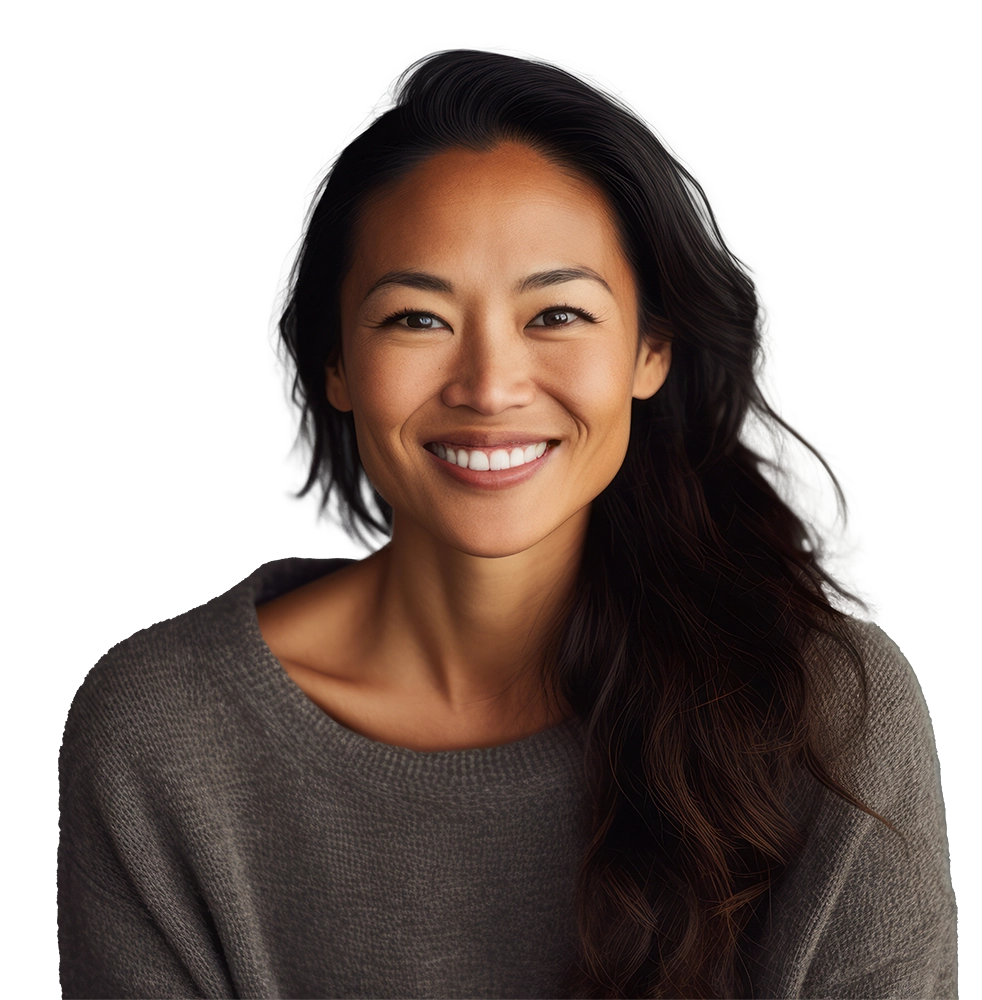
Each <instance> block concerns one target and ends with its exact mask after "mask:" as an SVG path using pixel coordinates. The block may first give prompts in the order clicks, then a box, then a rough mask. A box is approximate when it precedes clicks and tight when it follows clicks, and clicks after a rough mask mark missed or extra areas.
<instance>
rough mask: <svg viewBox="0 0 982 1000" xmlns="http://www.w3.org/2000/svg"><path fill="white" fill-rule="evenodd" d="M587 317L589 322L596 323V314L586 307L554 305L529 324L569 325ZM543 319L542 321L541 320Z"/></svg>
mask: <svg viewBox="0 0 982 1000" xmlns="http://www.w3.org/2000/svg"><path fill="white" fill-rule="evenodd" d="M577 319H585V320H586V321H587V322H588V323H596V322H597V318H596V316H594V315H592V313H588V312H587V311H586V310H585V309H573V308H572V307H571V306H552V307H551V308H549V309H545V310H543V311H542V312H540V313H539V315H538V316H536V317H535V319H533V320H532V322H531V323H529V326H568V325H569V324H570V323H572V322H573V321H574V320H577ZM540 320H541V322H539V321H540Z"/></svg>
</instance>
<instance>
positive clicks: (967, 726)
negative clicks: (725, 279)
mask: <svg viewBox="0 0 982 1000" xmlns="http://www.w3.org/2000/svg"><path fill="white" fill-rule="evenodd" d="M338 11H340V12H341V13H338ZM969 11H970V5H969V4H968V3H964V4H960V3H953V2H941V3H937V2H935V3H932V4H931V5H930V6H929V5H927V4H920V5H915V4H905V3H902V2H896V0H895V2H892V3H885V2H884V3H871V2H866V3H864V2H862V0H858V2H856V0H853V2H849V3H842V2H831V3H830V2H823V3H787V2H785V3H740V2H735V3H734V2H728V3H699V2H692V3H681V2H678V0H676V2H673V3H671V4H669V3H662V2H658V0H644V2H643V3H641V4H638V5H633V4H632V5H628V4H625V3H621V2H614V0H605V2H603V3H599V2H590V3H577V2H567V3H556V4H541V5H535V4H530V3H528V2H521V3H515V2H508V0H496V2H494V3H490V4H471V3H464V2H455V3H432V2H431V3H427V2H422V3H416V4H412V3H379V2H370V3H367V4H365V5H363V6H361V5H357V6H356V5H355V4H352V3H345V4H338V5H334V4H328V3H319V4H318V3H289V2H286V3H283V2H279V3H275V4H274V3H258V4H257V3H248V2H238V3H222V2H207V0H205V2H202V0H198V2H195V3H193V4H192V3H186V2H171V3H168V4H166V5H165V4H151V3H139V4H133V3H114V4H113V3H105V2H101V3H100V2H95V3H92V2H88V3H73V4H67V3H63V4H51V3H43V2H35V3H32V4H21V5H19V8H18V9H17V10H16V11H14V10H8V13H7V15H6V18H5V20H6V25H5V27H4V30H3V41H2V42H0V45H2V53H0V55H2V58H0V74H2V79H0V84H2V93H3V95H4V96H3V104H4V107H3V125H2V128H3V137H4V140H5V147H6V152H5V153H4V155H3V157H2V164H0V169H2V171H3V175H4V176H3V183H2V190H0V198H2V203H3V204H2V212H3V217H2V219H3V221H2V233H3V250H2V252H3V261H2V270H0V274H2V279H3V281H4V286H5V290H4V295H3V300H2V301H3V314H4V339H3V357H4V362H5V363H4V365H3V371H2V379H3V383H2V384H3V393H2V404H3V407H4V414H3V416H4V429H5V432H6V434H5V445H4V454H5V461H4V467H5V468H6V469H7V470H9V475H10V478H9V479H8V480H7V483H6V486H5V487H4V490H3V494H2V495H3V501H2V502H3V504H4V507H5V510H4V525H5V532H4V566H5V573H4V590H5V596H4V602H3V606H4V610H5V612H6V613H7V614H6V627H5V637H6V640H7V643H6V645H7V649H8V654H7V662H6V672H5V673H6V675H5V683H4V694H5V697H4V699H3V703H4V714H5V716H6V718H5V721H4V725H3V732H4V738H5V739H6V740H8V741H9V746H8V747H7V749H6V751H5V754H4V760H5V766H6V777H5V788H6V793H5V799H6V800H7V803H6V804H7V808H8V810H9V811H8V812H7V817H8V819H7V822H6V823H5V824H4V834H3V835H4V838H5V840H6V841H7V843H6V845H5V848H6V849H5V851H4V857H5V859H6V865H7V871H6V874H5V883H6V884H5V889H6V892H5V897H6V905H5V906H4V908H3V909H4V916H3V919H4V921H5V922H6V923H7V924H8V926H7V927H6V928H5V929H4V930H3V934H2V939H3V940H4V941H5V943H6V944H7V945H8V946H10V948H11V953H10V954H11V956H12V957H11V959H9V960H8V961H7V963H6V965H5V974H4V978H5V985H6V987H7V988H8V990H9V991H10V994H11V995H15V994H16V995H20V996H24V997H28V996H31V997H54V996H57V995H58V994H59V987H58V956H57V947H56V939H55V850H56V844H57V754H58V749H59V745H60V740H61V732H62V727H63V725H64V719H65V715H66V713H67V711H68V707H69V704H70V702H71V699H72V696H73V695H74V693H75V691H76V689H77V688H78V685H79V684H80V683H81V681H82V679H83V677H84V676H85V674H86V672H87V671H88V670H89V668H90V667H91V666H92V665H93V664H94V663H95V661H96V660H97V659H98V658H99V656H100V655H101V654H102V653H103V652H104V651H105V650H106V649H107V648H109V647H110V646H111V645H113V644H115V643H116V642H118V641H119V640H121V639H123V638H125V637H126V636H128V635H130V634H131V633H132V632H134V631H136V630H137V629H140V628H143V627H145V626H147V625H149V624H151V623H152V622H155V621H157V620H159V619H162V618H167V617H171V616H173V615H175V614H178V613H180V612H182V611H184V610H186V609H188V608H190V607H192V606H195V605H197V604H200V603H202V602H204V601H206V600H208V599H209V598H211V597H213V596H215V595H217V594H219V593H222V592H224V591H225V590H227V589H228V588H229V587H230V586H231V585H233V584H234V583H236V582H237V581H238V580H239V579H241V578H242V577H244V576H245V575H247V574H248V573H249V572H251V571H252V570H253V569H254V568H255V567H256V566H258V565H259V564H260V563H262V562H264V561H266V560H269V559H275V558H279V557H282V556H288V555H304V556H331V555H354V556H361V555H363V554H364V552H363V551H362V550H359V549H358V548H356V547H355V546H353V545H352V544H351V543H349V542H348V541H347V540H346V539H345V538H344V537H343V536H342V535H341V533H340V531H339V529H337V528H335V527H332V526H330V525H328V524H325V523H323V522H321V523H317V521H316V518H315V513H316V504H315V502H314V500H313V498H310V497H309V498H307V499H306V500H304V501H297V500H293V499H291V498H290V495H289V494H290V491H291V490H295V489H296V488H297V487H299V485H300V484H301V483H302V481H303V475H304V465H303V462H302V459H301V457H300V456H299V454H293V455H292V456H291V455H290V447H291V444H292V441H293V433H294V415H293V412H292V411H291V409H290V408H289V406H288V404H287V402H286V399H285V392H284V380H283V375H282V372H281V370H280V369H279V367H278V364H277V361H276V356H275V353H274V349H273V338H272V320H273V317H274V305H275V300H276V297H277V293H278V291H279V289H280V288H281V285H282V280H283V277H284V276H285V272H286V268H287V267H288V265H289V263H290V261H291V259H292V257H291V255H292V253H293V251H294V248H295V243H296V240H297V239H298V237H299V235H300V230H301V223H302V219H303V215H304V211H305V209H306V207H307V202H308V199H309V197H310V195H311V193H312V191H313V188H314V186H315V184H316V181H317V180H318V179H319V177H320V176H321V174H322V171H323V169H324V167H325V166H326V165H327V164H328V163H329V161H330V160H331V158H332V157H333V156H334V155H336V153H337V152H338V151H339V150H340V149H341V148H342V146H343V145H344V144H345V143H346V142H347V141H349V140H350V139H351V138H352V137H353V136H354V135H355V134H356V133H357V132H358V131H359V130H360V129H361V128H362V127H364V125H365V124H366V123H367V121H368V120H369V119H370V117H371V115H372V112H373V109H375V108H377V107H382V106H383V105H382V101H383V98H384V95H385V93H386V91H387V89H388V88H389V86H390V84H391V83H392V81H393V79H394V78H395V77H396V75H397V74H398V73H399V72H400V71H401V70H402V69H404V68H405V67H406V66H407V65H408V64H409V63H410V62H411V61H412V60H414V59H417V58H419V57H421V56H423V55H426V54H427V53H430V52H432V51H435V50H437V49H443V48H452V47H473V48H487V49H496V50H499V51H506V52H510V53H512V54H516V55H535V56H539V57H542V58H546V59H549V60H551V61H554V62H558V63H559V64H561V65H563V66H565V67H566V68H568V69H571V70H573V71H575V72H577V73H580V74H582V75H584V76H586V77H587V78H589V79H591V80H593V81H594V82H595V83H598V84H600V85H601V86H603V87H605V88H607V89H609V90H612V91H614V92H615V93H618V94H619V95H620V96H622V97H623V98H624V99H625V100H626V101H627V102H628V103H629V104H631V105H632V106H633V107H634V108H635V109H636V110H637V111H638V112H640V114H641V115H642V116H643V117H644V118H645V119H646V120H647V121H648V122H650V123H651V124H652V125H653V127H654V128H655V129H656V130H657V131H658V133H659V134H660V135H661V136H662V137H663V138H664V139H665V141H666V142H667V143H668V144H669V145H670V147H671V148H672V149H673V150H674V151H675V153H676V154H677V155H678V156H679V157H680V158H681V159H682V160H683V161H684V162H685V163H686V164H687V165H688V166H689V167H690V168H691V169H692V170H693V172H694V173H695V175H696V177H697V178H698V179H699V180H700V181H701V182H702V183H703V185H704V186H705V188H706V191H707V193H708V195H709V198H710V202H711V204H712V205H713V207H714V209H715V211H716V213H717V215H718V218H719V221H720V224H721V227H722V229H723V232H724V235H725V237H726V238H727V240H728V241H729V243H730V245H731V247H732V248H733V250H734V252H735V253H737V255H738V256H740V257H741V258H742V259H743V260H744V261H745V262H746V263H747V264H748V265H749V266H750V267H751V268H752V269H753V271H754V274H755V276H756V280H757V282H758V286H759V289H760V293H761V297H762V299H763V302H764V304H765V306H766V308H767V311H768V316H769V323H768V348H769V358H770V360H769V364H768V368H767V377H766V385H767V387H768V390H769V392H770V394H771V399H772V401H773V402H774V403H775V404H776V405H777V406H778V408H779V409H780V411H781V412H782V414H783V415H784V416H785V417H786V418H787V419H788V420H789V421H790V422H791V423H792V425H793V426H795V427H796V428H797V429H798V430H800V431H801V432H802V433H803V434H804V435H805V436H806V437H808V438H809V439H810V440H811V441H812V442H813V443H814V444H815V445H816V446H817V447H818V448H819V449H820V450H821V451H822V452H823V453H824V455H825V456H826V458H827V459H828V460H829V461H830V462H831V464H832V466H833V468H834V469H835V470H836V472H837V473H838V474H839V476H840V478H841V481H842V483H843V486H844V488H845V490H846V494H847V497H848V499H849V501H850V504H851V511H852V519H851V521H850V528H849V531H848V533H847V534H845V535H839V536H838V542H837V543H836V544H837V551H838V552H839V559H838V560H837V562H836V563H835V565H836V567H837V568H838V569H839V571H840V572H841V573H842V575H843V577H844V578H845V580H846V581H847V582H848V583H850V584H851V585H853V586H854V587H856V588H858V589H859V590H860V591H861V592H862V593H863V594H865V595H866V596H867V597H868V598H869V599H870V600H871V601H872V602H873V605H874V610H875V614H874V617H875V618H876V620H877V621H879V623H880V624H881V625H882V626H883V627H884V628H885V629H886V631H887V632H888V633H889V634H890V635H891V636H893V638H894V639H895V640H896V641H897V642H898V643H899V645H900V646H901V648H902V649H903V650H904V652H905V653H906V654H907V656H908V658H909V659H910V660H911V662H912V663H913V665H914V668H915V670H916V672H917V674H918V676H919V678H920V681H921V685H922V687H923V690H924V693H925V696H926V698H927V701H928V704H929V706H930V709H931V713H932V717H933V720H934V725H935V730H936V735H937V743H938V750H939V755H940V760H941V768H942V777H943V781H944V790H945V796H946V800H947V809H948V824H949V836H950V845H951V863H952V873H953V878H954V883H955V891H956V894H957V896H958V903H959V910H960V945H961V992H962V995H963V996H971V995H976V994H979V995H982V969H980V965H979V961H978V959H977V957H976V956H977V949H976V948H974V947H973V945H972V942H973V941H979V940H982V926H980V909H979V898H980V895H982V885H980V879H979V863H978V860H977V848H976V844H977V834H976V831H975V829H974V827H973V815H972V811H973V805H974V802H975V800H976V799H977V796H978V787H979V786H978V778H977V767H976V764H975V758H976V757H977V755H978V751H977V745H978V736H979V723H978V709H977V704H978V702H977V699H978V696H979V685H978V681H977V676H978V671H979V669H980V657H979V653H978V646H979V643H978V638H977V620H976V618H977V616H976V614H975V611H976V605H977V602H978V597H979V592H978V587H977V583H976V566H977V565H978V563H979V558H980V552H979V545H978V532H977V528H976V518H977V516H978V512H979V505H978V471H977V463H978V451H977V440H978V435H977V432H976V430H975V427H974V426H971V424H972V423H974V415H975V410H976V406H977V404H978V400H979V394H978V392H977V383H978V379H979V360H980V358H979V348H978V340H979V333H980V329H979V321H978V306H977V295H978V288H979V282H978V277H977V276H978V273H979V265H980V261H979V254H978V250H977V247H978V241H979V236H978V234H979V223H980V219H979V194H978V191H979V183H978V179H979V175H980V174H979V170H980V164H979V156H978V148H977V140H976V138H975V137H976V135H977V131H978V121H977V116H978V108H977V102H976V98H977V88H978V79H977V77H975V76H973V75H972V73H971V70H970V68H971V66H972V63H973V62H974V61H977V51H978V43H979V38H978V32H977V26H976V25H974V24H973V23H972V22H971V19H970V13H969ZM638 12H641V13H638ZM973 403H974V404H975V405H973ZM801 469H802V474H803V475H804V476H805V478H806V479H807V480H809V481H810V480H811V479H813V478H814V477H813V475H812V471H809V469H808V468H806V466H805V465H802V466H801ZM803 496H806V494H803ZM807 496H808V497H810V499H808V502H809V503H811V504H813V505H816V506H815V509H816V510H820V511H825V512H826V513H827V511H828V504H827V499H828V497H827V493H826V494H825V499H824V500H823V499H822V496H821V495H818V494H816V495H814V496H812V495H811V494H807ZM10 800H13V801H12V802H11V801H10Z"/></svg>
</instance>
